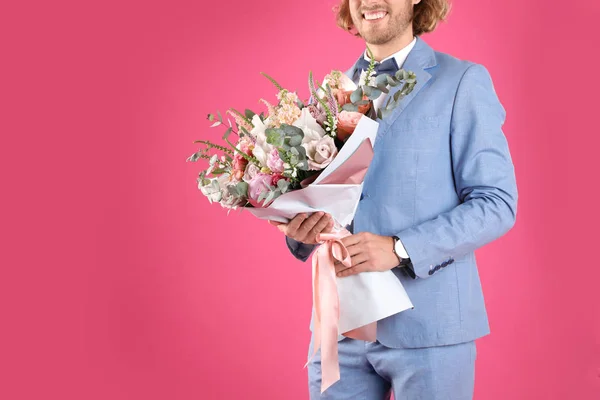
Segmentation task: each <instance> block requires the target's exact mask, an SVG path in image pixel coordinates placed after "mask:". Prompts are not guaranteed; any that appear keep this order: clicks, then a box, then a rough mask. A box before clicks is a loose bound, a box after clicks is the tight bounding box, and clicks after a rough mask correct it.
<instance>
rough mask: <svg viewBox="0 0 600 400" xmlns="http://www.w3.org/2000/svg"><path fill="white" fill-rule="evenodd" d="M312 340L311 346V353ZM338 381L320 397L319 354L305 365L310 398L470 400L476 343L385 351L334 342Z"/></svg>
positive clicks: (355, 342)
mask: <svg viewBox="0 0 600 400" xmlns="http://www.w3.org/2000/svg"><path fill="white" fill-rule="evenodd" d="M312 343H313V341H312V340H311V344H310V346H309V357H310V356H311V355H312V351H313V346H312ZM338 353H339V363H340V380H339V381H338V382H336V383H334V384H333V385H332V386H331V387H329V388H328V389H327V390H326V391H325V392H324V393H323V394H321V358H320V355H321V352H320V350H319V351H318V352H317V354H316V355H315V356H314V357H313V359H312V361H311V362H310V363H309V364H308V383H309V385H308V386H309V393H310V399H311V400H316V399H331V400H342V399H348V400H350V399H351V400H384V399H386V400H387V399H389V398H390V396H391V393H392V392H393V393H394V399H395V400H471V399H472V398H473V388H474V383H475V359H476V356H477V351H476V346H475V341H470V342H466V343H459V344H454V345H448V346H435V347H422V348H389V347H385V346H384V345H382V344H381V343H379V342H378V341H377V342H374V343H370V342H365V341H362V340H355V339H350V338H344V339H343V340H341V341H339V342H338Z"/></svg>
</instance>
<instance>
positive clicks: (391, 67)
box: [356, 57, 400, 76]
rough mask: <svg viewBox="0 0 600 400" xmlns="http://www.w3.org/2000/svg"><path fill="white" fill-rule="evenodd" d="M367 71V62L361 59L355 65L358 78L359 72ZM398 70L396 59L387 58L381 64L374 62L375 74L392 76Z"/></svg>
mask: <svg viewBox="0 0 600 400" xmlns="http://www.w3.org/2000/svg"><path fill="white" fill-rule="evenodd" d="M367 69H369V61H367V60H365V58H364V57H361V58H360V59H359V60H358V63H357V64H356V71H357V73H358V74H359V76H360V73H361V71H366V70H367ZM399 69H400V68H399V67H398V63H396V58H395V57H392V58H388V59H387V60H385V61H384V62H382V63H379V62H375V74H376V75H381V74H388V75H394V74H395V73H396V72H397V71H398V70H399Z"/></svg>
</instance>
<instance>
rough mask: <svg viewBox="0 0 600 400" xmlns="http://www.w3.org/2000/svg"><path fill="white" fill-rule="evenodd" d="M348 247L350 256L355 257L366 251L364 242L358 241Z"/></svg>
mask: <svg viewBox="0 0 600 400" xmlns="http://www.w3.org/2000/svg"><path fill="white" fill-rule="evenodd" d="M346 249H348V254H349V255H350V257H354V256H357V255H359V254H361V253H364V252H365V251H364V248H363V246H362V243H356V244H354V245H352V246H348V247H346Z"/></svg>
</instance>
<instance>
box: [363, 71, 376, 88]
mask: <svg viewBox="0 0 600 400" xmlns="http://www.w3.org/2000/svg"><path fill="white" fill-rule="evenodd" d="M366 79H367V71H365V70H363V71H362V72H361V73H360V80H359V81H358V85H359V86H364V85H365V80H366ZM368 86H377V82H376V80H375V72H373V73H372V74H371V76H370V78H369V85H368Z"/></svg>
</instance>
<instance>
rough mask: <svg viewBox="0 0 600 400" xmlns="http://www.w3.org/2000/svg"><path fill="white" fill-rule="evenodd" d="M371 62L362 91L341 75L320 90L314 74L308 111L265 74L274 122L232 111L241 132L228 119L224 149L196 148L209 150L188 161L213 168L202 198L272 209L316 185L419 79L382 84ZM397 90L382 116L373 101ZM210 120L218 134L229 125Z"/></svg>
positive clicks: (387, 79) (403, 77)
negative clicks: (272, 92) (355, 137)
mask: <svg viewBox="0 0 600 400" xmlns="http://www.w3.org/2000/svg"><path fill="white" fill-rule="evenodd" d="M371 60H372V61H371V64H370V66H369V68H368V70H366V71H362V73H361V78H360V82H359V84H358V85H356V84H355V83H354V82H353V81H352V80H351V79H350V78H349V77H348V76H346V75H345V74H344V73H342V72H341V71H335V70H334V71H332V72H331V73H329V74H328V75H327V76H326V77H325V79H324V81H323V83H322V84H321V85H318V84H317V83H315V81H314V79H313V76H312V73H310V74H309V81H308V83H309V90H310V94H311V99H310V100H309V101H308V102H307V104H304V103H303V102H302V101H301V100H300V99H299V97H298V95H297V94H296V93H295V92H290V91H288V90H286V89H284V88H283V87H282V86H281V85H280V84H279V83H277V82H276V81H275V80H274V79H273V78H271V77H270V76H268V75H266V74H263V75H265V76H266V77H267V78H268V79H269V80H270V81H271V82H272V83H273V84H274V85H275V87H276V88H277V89H278V93H277V100H278V102H277V104H276V105H272V104H270V103H269V102H268V101H266V100H264V99H261V102H262V103H264V105H265V106H266V108H267V110H268V115H264V113H261V114H260V115H259V114H256V113H255V112H253V111H251V110H246V111H245V112H244V113H241V112H239V111H237V110H235V109H233V108H230V109H229V110H228V111H227V114H228V115H229V116H231V117H232V118H233V120H234V121H235V125H233V124H232V123H231V120H229V119H228V121H227V122H228V127H227V130H226V132H225V134H224V136H223V140H224V142H225V143H224V144H223V145H218V144H215V143H212V142H209V141H206V140H199V141H196V142H195V143H200V144H202V145H204V148H202V149H200V150H199V151H197V152H196V153H194V154H193V155H192V156H190V157H189V158H188V161H197V160H199V159H206V160H208V161H209V167H208V169H207V170H205V171H203V172H201V173H200V175H199V177H198V187H199V189H200V190H201V191H202V193H203V194H204V195H205V196H206V197H207V198H208V199H209V201H210V202H211V203H212V202H218V203H219V204H221V206H222V207H224V208H227V209H236V208H238V207H246V208H265V207H268V206H269V205H271V204H272V202H273V201H274V200H275V199H277V198H278V197H280V196H281V195H283V194H285V193H288V192H291V191H295V190H298V189H303V188H306V187H307V186H308V185H309V184H310V183H312V182H314V181H315V180H316V179H317V177H318V176H319V175H321V174H322V173H323V171H324V170H325V169H326V168H327V167H328V166H329V165H330V164H331V163H332V161H333V160H334V159H335V158H336V156H337V155H338V153H339V151H340V150H341V149H342V148H343V146H344V144H345V142H346V141H347V140H348V138H349V137H350V136H351V135H352V134H353V133H354V131H355V130H356V127H357V125H358V123H359V122H360V120H361V119H362V117H363V116H367V117H370V118H371V119H375V118H376V117H378V118H385V116H386V115H387V114H388V113H390V112H391V111H392V110H393V109H394V108H395V107H396V106H397V105H398V104H399V102H400V101H401V99H402V98H403V97H404V96H406V95H407V94H408V93H410V92H411V91H412V89H413V87H414V85H415V84H416V77H415V75H414V73H412V72H409V71H404V70H399V71H398V72H396V74H395V75H393V76H390V75H387V74H382V75H379V76H375V72H374V67H375V63H374V61H373V59H372V58H371ZM398 85H403V86H402V87H401V89H400V90H398V91H397V92H396V93H395V94H394V96H392V97H390V98H389V99H388V101H387V104H386V105H385V107H382V108H380V109H379V110H377V111H375V109H374V107H373V103H372V101H373V100H374V99H377V98H378V97H379V96H380V95H381V94H383V93H388V92H389V87H395V86H398ZM208 119H209V120H210V121H211V122H213V124H212V126H211V127H217V126H221V125H226V123H225V122H224V121H223V117H222V115H221V113H220V112H217V114H216V115H214V114H209V115H208ZM232 134H234V135H235V136H236V137H237V139H236V140H235V144H234V143H233V142H232V141H231V139H230V138H231V135H232ZM299 212H300V211H299Z"/></svg>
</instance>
